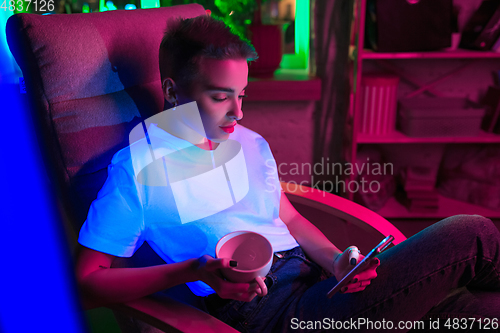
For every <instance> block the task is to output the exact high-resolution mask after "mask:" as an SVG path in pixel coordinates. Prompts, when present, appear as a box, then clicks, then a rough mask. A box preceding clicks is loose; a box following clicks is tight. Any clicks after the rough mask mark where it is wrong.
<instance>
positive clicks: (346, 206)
mask: <svg viewBox="0 0 500 333" xmlns="http://www.w3.org/2000/svg"><path fill="white" fill-rule="evenodd" d="M281 188H282V189H283V191H284V192H285V193H286V194H287V197H288V199H289V200H290V201H291V202H296V203H299V204H303V205H306V206H309V207H312V208H315V209H319V210H322V211H324V212H325V213H328V214H331V215H334V216H337V217H339V218H341V219H343V220H346V221H348V222H351V223H353V224H355V225H357V226H359V227H361V228H364V227H366V224H368V225H370V226H371V227H373V228H374V229H376V230H377V231H379V232H380V233H381V234H383V235H385V236H387V235H393V236H394V241H393V243H394V244H395V245H396V244H399V243H401V242H402V241H404V240H406V237H405V235H403V233H401V231H399V230H398V228H396V227H395V226H394V225H392V224H391V223H390V222H389V221H387V220H386V219H385V218H383V217H382V216H380V215H379V214H377V213H375V212H374V211H371V210H369V209H368V208H366V207H363V206H361V205H359V204H357V203H355V202H353V201H350V200H347V199H344V198H342V197H339V196H337V195H333V194H331V193H328V192H324V191H321V190H318V189H314V188H311V187H307V186H303V185H299V184H294V183H286V182H281Z"/></svg>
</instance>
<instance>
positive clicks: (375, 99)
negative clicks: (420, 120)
mask: <svg viewBox="0 0 500 333" xmlns="http://www.w3.org/2000/svg"><path fill="white" fill-rule="evenodd" d="M398 83H399V77H397V76H394V75H383V74H371V75H365V76H363V78H362V79H361V96H362V97H361V105H362V107H361V127H360V132H361V133H365V134H387V133H391V132H393V131H394V130H395V128H396V109H397V99H396V92H397V87H398Z"/></svg>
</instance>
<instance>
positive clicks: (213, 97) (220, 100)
mask: <svg viewBox="0 0 500 333" xmlns="http://www.w3.org/2000/svg"><path fill="white" fill-rule="evenodd" d="M212 99H213V100H214V101H216V102H223V101H225V100H226V99H227V96H212Z"/></svg>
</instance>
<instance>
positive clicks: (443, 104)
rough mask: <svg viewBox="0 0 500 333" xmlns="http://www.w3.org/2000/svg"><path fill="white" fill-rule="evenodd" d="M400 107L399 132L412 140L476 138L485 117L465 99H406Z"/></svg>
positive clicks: (477, 107)
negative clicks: (440, 137)
mask: <svg viewBox="0 0 500 333" xmlns="http://www.w3.org/2000/svg"><path fill="white" fill-rule="evenodd" d="M399 106H400V108H399V113H398V125H399V128H400V130H401V132H403V133H404V134H406V135H408V136H411V137H429V136H475V135H478V134H479V131H480V127H481V120H482V118H483V116H484V113H485V109H484V107H481V106H479V105H477V104H474V103H472V102H470V101H468V100H467V99H465V98H437V97H436V98H413V99H404V100H401V101H400V105H399Z"/></svg>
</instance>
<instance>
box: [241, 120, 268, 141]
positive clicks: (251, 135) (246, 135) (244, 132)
mask: <svg viewBox="0 0 500 333" xmlns="http://www.w3.org/2000/svg"><path fill="white" fill-rule="evenodd" d="M234 139H235V140H238V139H241V140H251V141H255V142H258V143H266V144H267V141H266V139H264V137H262V135H260V134H259V133H257V132H255V131H253V130H251V129H249V128H248V127H245V126H243V125H240V124H238V125H236V127H235V131H234Z"/></svg>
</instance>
